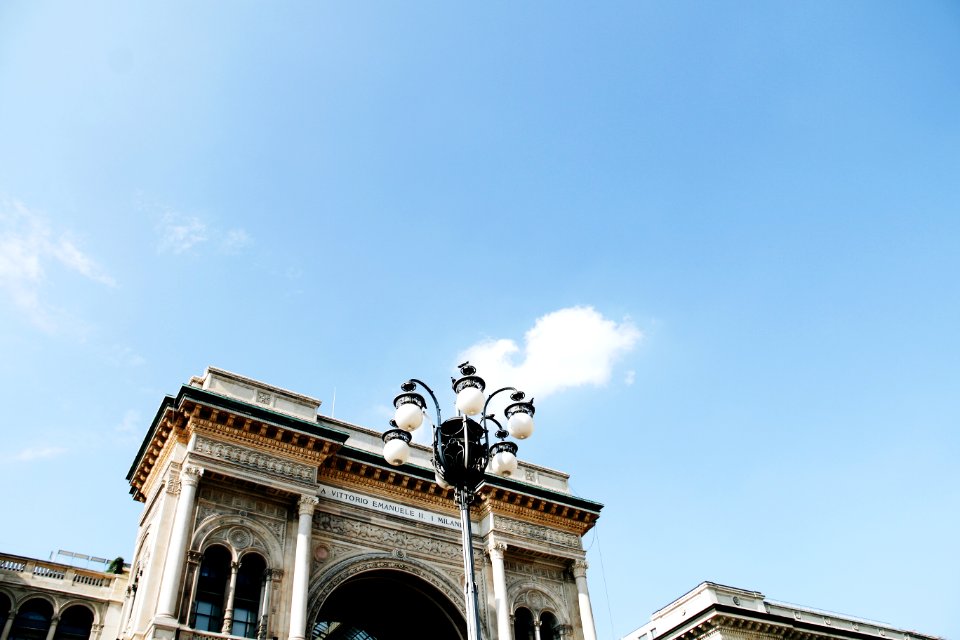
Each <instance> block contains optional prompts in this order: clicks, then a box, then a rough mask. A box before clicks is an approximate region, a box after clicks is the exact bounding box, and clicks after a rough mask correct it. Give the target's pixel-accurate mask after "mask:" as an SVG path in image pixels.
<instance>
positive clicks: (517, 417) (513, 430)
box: [507, 411, 533, 440]
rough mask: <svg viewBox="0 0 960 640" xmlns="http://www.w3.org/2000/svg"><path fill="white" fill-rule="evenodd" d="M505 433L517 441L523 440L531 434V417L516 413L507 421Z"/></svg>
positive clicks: (526, 414)
mask: <svg viewBox="0 0 960 640" xmlns="http://www.w3.org/2000/svg"><path fill="white" fill-rule="evenodd" d="M507 432H509V433H510V435H511V436H513V437H514V438H516V439H517V440H525V439H526V438H529V437H530V434H531V433H533V416H531V415H530V414H529V413H524V412H522V411H517V412H516V413H514V414H513V415H512V416H510V419H509V420H507Z"/></svg>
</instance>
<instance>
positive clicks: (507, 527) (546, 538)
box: [493, 516, 581, 549]
mask: <svg viewBox="0 0 960 640" xmlns="http://www.w3.org/2000/svg"><path fill="white" fill-rule="evenodd" d="M493 528H494V530H499V531H505V532H507V533H513V534H516V535H518V536H520V537H521V538H526V539H529V540H539V541H542V542H547V543H549V544H555V545H559V546H562V547H568V548H571V549H580V548H581V546H580V536H578V535H576V534H573V533H566V532H564V531H557V530H556V529H550V528H547V527H544V526H541V525H537V524H530V523H529V522H521V521H520V520H511V519H510V518H504V517H503V516H494V521H493Z"/></svg>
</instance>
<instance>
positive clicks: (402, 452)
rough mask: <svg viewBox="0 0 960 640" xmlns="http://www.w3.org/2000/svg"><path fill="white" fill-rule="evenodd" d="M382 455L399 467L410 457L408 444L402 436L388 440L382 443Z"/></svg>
mask: <svg viewBox="0 0 960 640" xmlns="http://www.w3.org/2000/svg"><path fill="white" fill-rule="evenodd" d="M383 457H384V458H385V459H386V461H387V462H389V463H390V464H392V465H393V466H395V467H399V466H400V465H402V464H404V463H406V461H407V460H409V459H410V445H409V444H407V443H406V441H404V440H403V438H394V439H393V440H388V441H387V442H386V443H384V445H383Z"/></svg>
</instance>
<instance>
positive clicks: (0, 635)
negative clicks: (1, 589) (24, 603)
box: [0, 609, 17, 640]
mask: <svg viewBox="0 0 960 640" xmlns="http://www.w3.org/2000/svg"><path fill="white" fill-rule="evenodd" d="M16 619H17V610H16V609H10V615H8V616H7V619H6V621H5V622H4V623H3V631H2V632H0V640H7V638H9V637H10V629H11V627H13V621H14V620H16Z"/></svg>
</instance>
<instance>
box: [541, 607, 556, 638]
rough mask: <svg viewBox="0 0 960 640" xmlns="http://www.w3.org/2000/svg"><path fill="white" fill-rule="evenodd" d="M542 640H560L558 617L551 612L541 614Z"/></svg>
mask: <svg viewBox="0 0 960 640" xmlns="http://www.w3.org/2000/svg"><path fill="white" fill-rule="evenodd" d="M540 640H558V636H557V617H556V616H555V615H553V614H552V613H550V612H549V611H544V612H543V613H541V614H540Z"/></svg>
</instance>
